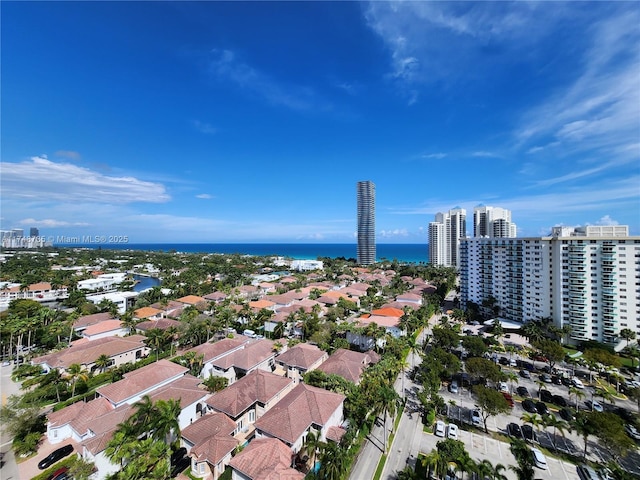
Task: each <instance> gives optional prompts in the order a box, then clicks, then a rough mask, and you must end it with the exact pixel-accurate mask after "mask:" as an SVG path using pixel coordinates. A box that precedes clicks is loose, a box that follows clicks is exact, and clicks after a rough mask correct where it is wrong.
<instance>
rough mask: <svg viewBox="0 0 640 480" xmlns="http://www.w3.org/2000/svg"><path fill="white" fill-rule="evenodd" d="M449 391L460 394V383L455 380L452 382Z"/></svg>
mask: <svg viewBox="0 0 640 480" xmlns="http://www.w3.org/2000/svg"><path fill="white" fill-rule="evenodd" d="M449 391H450V392H451V393H458V382H456V381H455V380H454V381H453V382H451V385H449Z"/></svg>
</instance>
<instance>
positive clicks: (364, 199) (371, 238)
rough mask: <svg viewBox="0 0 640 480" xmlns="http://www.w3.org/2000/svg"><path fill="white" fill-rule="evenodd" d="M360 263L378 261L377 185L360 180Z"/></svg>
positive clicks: (358, 190)
mask: <svg viewBox="0 0 640 480" xmlns="http://www.w3.org/2000/svg"><path fill="white" fill-rule="evenodd" d="M357 195H358V263H359V264H360V265H370V264H372V263H375V262H376V186H375V184H374V183H373V182H370V181H368V180H367V181H363V182H358V185H357Z"/></svg>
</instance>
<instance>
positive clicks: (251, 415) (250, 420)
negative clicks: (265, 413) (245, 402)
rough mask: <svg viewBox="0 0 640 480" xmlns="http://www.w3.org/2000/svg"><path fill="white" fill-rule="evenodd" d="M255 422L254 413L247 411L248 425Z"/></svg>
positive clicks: (253, 411)
mask: <svg viewBox="0 0 640 480" xmlns="http://www.w3.org/2000/svg"><path fill="white" fill-rule="evenodd" d="M255 421H256V411H255V410H251V411H249V423H253V422H255Z"/></svg>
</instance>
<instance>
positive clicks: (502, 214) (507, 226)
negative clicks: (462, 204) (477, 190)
mask: <svg viewBox="0 0 640 480" xmlns="http://www.w3.org/2000/svg"><path fill="white" fill-rule="evenodd" d="M473 236H474V237H498V238H505V237H506V238H514V237H516V236H517V235H516V224H515V223H513V222H512V221H511V210H507V209H506V208H501V207H488V206H486V205H478V206H477V207H475V208H474V209H473Z"/></svg>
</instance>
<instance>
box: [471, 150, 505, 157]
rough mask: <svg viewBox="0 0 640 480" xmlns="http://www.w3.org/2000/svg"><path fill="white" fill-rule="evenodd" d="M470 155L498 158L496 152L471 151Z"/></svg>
mask: <svg viewBox="0 0 640 480" xmlns="http://www.w3.org/2000/svg"><path fill="white" fill-rule="evenodd" d="M471 156H472V157H484V158H500V155H498V154H497V153H493V152H486V151H479V152H473V153H472V154H471Z"/></svg>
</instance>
